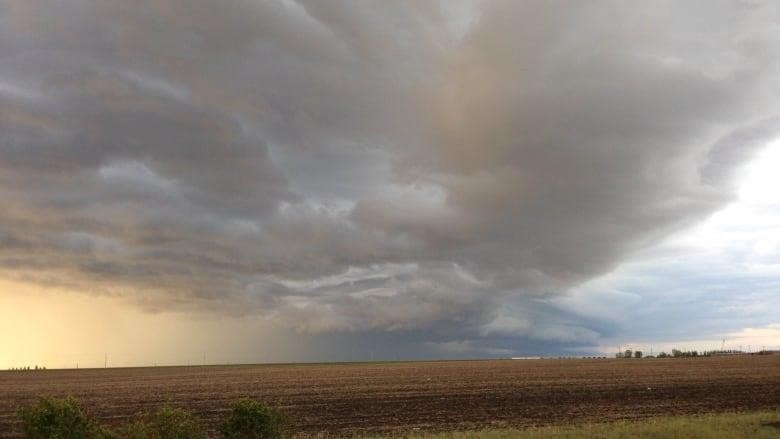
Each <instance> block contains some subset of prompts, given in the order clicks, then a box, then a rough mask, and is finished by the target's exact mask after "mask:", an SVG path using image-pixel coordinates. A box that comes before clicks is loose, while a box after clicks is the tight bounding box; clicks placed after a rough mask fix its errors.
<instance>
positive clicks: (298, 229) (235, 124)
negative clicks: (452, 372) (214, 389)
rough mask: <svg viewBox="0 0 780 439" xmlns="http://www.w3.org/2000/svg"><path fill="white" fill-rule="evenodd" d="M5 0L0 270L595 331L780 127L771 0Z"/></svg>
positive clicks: (476, 331)
mask: <svg viewBox="0 0 780 439" xmlns="http://www.w3.org/2000/svg"><path fill="white" fill-rule="evenodd" d="M0 4H1V5H2V7H0V59H2V62H0V199H2V202H3V205H4V206H3V210H2V213H1V214H0V244H2V247H1V248H0V267H2V271H3V273H4V275H5V276H7V277H13V278H20V279H26V280H35V281H38V282H40V283H43V284H49V283H51V282H52V280H56V281H57V282H62V283H64V284H67V285H71V286H74V287H75V288H80V289H84V290H89V291H94V292H98V293H102V294H120V295H125V296H128V297H131V298H133V299H134V300H136V301H137V302H138V303H139V304H140V305H142V306H144V307H146V308H148V309H150V310H161V309H172V308H173V309H187V308H203V307H209V308H213V309H215V310H219V311H225V312H233V313H261V314H262V315H264V316H267V317H268V318H269V319H272V320H273V321H275V322H277V323H278V324H280V325H283V326H285V327H292V328H297V329H299V330H301V331H307V332H332V331H350V332H356V333H360V332H366V331H367V332H368V333H371V332H376V331H379V332H381V331H395V332H403V333H407V334H426V337H428V338H427V339H428V340H430V341H431V343H434V344H435V345H436V346H443V347H444V348H450V349H454V350H461V351H463V350H464V349H471V348H472V347H473V346H475V345H478V344H479V343H477V342H475V341H474V340H478V339H480V338H492V339H493V340H494V341H495V342H496V345H497V346H498V345H501V346H504V347H500V348H496V349H499V350H501V349H505V348H506V347H505V345H507V344H508V343H509V341H507V340H512V339H513V337H520V338H525V339H527V340H529V343H539V342H548V343H549V342H553V341H558V342H560V343H562V346H569V345H572V346H575V345H580V346H583V345H588V344H592V343H593V342H594V340H595V339H597V338H598V336H599V334H600V333H602V332H605V331H609V327H600V326H599V325H598V324H595V323H593V322H582V321H577V320H576V319H574V318H570V317H567V315H566V314H565V313H563V312H562V311H560V310H558V311H555V310H554V309H548V308H545V305H544V304H543V302H539V300H543V299H545V298H549V297H551V296H555V295H559V294H562V293H564V292H565V291H567V290H568V289H570V288H571V287H573V286H575V285H578V284H580V283H582V282H584V281H586V280H588V279H591V278H593V277H594V276H597V275H600V274H603V273H605V272H608V271H609V270H611V269H612V268H614V267H615V266H616V265H617V264H619V263H620V262H622V261H624V260H625V259H626V258H628V257H629V256H631V255H632V254H633V253H634V252H636V251H637V250H639V249H642V248H644V247H646V246H648V245H650V244H652V243H654V242H656V241H657V240H658V239H659V238H660V237H663V236H665V235H666V234H668V233H669V232H671V231H674V230H678V229H680V228H682V227H685V226H687V225H689V224H692V223H693V222H695V221H697V220H700V219H702V218H705V217H706V216H707V215H709V214H711V213H712V212H714V211H715V210H717V209H718V208H719V207H722V206H723V205H724V204H725V203H726V202H728V201H729V200H730V199H731V198H732V197H733V191H734V180H735V175H736V174H735V172H736V171H737V170H738V168H739V166H740V165H741V164H742V163H744V162H745V161H746V160H748V159H749V158H751V157H752V156H753V154H754V152H755V151H757V150H758V149H759V148H760V147H761V146H762V145H763V144H765V143H766V141H768V140H770V139H772V138H774V137H777V135H778V128H779V127H778V123H777V114H776V111H777V108H780V107H778V106H777V104H778V92H779V91H780V88H778V83H777V80H776V78H777V77H778V73H780V72H778V68H777V63H776V60H775V59H776V56H774V54H775V51H776V49H777V47H778V43H779V42H780V31H779V30H778V29H777V27H776V24H775V23H776V22H777V19H778V18H780V16H778V11H777V9H776V6H774V5H773V4H771V3H766V4H763V3H760V2H757V3H755V4H750V5H747V4H743V3H739V2H717V4H715V3H712V2H701V3H697V2H685V3H684V4H680V3H679V2H669V3H668V4H665V3H658V2H655V3H653V4H649V5H641V6H640V5H636V4H632V5H623V4H621V3H612V2H599V3H580V4H573V3H570V2H566V3H563V2H561V3H556V2H544V3H542V2H539V3H533V2H523V3H517V2H481V3H475V4H472V3H464V4H462V5H455V4H453V3H452V2H389V3H388V2H364V1H354V2H350V1H339V2H306V1H300V2H294V1H229V2H218V3H217V2H212V1H205V0H203V1H199V0H198V1H163V2H159V1H140V2H132V3H127V2H115V1H107V2H88V1H78V2H69V3H68V4H64V3H62V2H26V1H9V0H6V1H3V2H2V3H0ZM589 328H591V329H589ZM592 328H595V330H594V329H592ZM502 340H503V341H502ZM448 343H449V344H448ZM502 352H503V351H502Z"/></svg>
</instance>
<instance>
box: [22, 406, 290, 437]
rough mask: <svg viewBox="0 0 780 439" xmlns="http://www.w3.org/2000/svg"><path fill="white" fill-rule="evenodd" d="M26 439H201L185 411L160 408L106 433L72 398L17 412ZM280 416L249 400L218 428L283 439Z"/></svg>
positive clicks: (236, 433) (195, 423)
mask: <svg viewBox="0 0 780 439" xmlns="http://www.w3.org/2000/svg"><path fill="white" fill-rule="evenodd" d="M18 414H19V417H20V418H21V420H22V433H23V434H24V437H25V438H27V439H205V438H206V434H205V432H204V431H203V430H202V429H201V427H200V425H199V423H198V420H197V419H196V418H195V417H194V416H193V415H192V413H190V412H189V411H187V410H184V409H181V408H176V407H170V406H164V407H162V408H160V409H159V410H157V412H155V413H154V414H148V413H147V414H141V415H139V416H138V417H137V418H136V419H135V420H133V421H132V422H130V423H129V424H127V425H124V426H121V427H119V428H118V429H116V430H110V429H108V428H106V427H104V426H101V425H99V424H98V423H97V422H95V421H94V420H93V419H92V418H91V417H90V416H89V415H88V414H87V413H86V411H84V409H83V408H81V406H79V404H78V403H77V402H76V400H74V399H73V398H70V397H68V398H65V399H59V398H41V399H40V400H38V403H37V404H35V405H30V406H25V407H21V408H19V410H18ZM282 427H283V423H282V416H281V415H280V414H279V413H278V412H277V411H276V410H274V409H272V408H270V407H268V406H266V405H264V404H262V403H260V402H258V401H253V400H251V399H242V400H239V401H237V402H236V403H235V404H234V405H233V410H232V412H231V413H230V417H229V418H228V419H227V420H225V422H224V424H223V426H222V433H223V435H224V437H225V438H230V439H277V438H282V437H284V434H283V428H282Z"/></svg>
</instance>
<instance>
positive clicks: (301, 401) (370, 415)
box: [0, 355, 780, 438]
mask: <svg viewBox="0 0 780 439" xmlns="http://www.w3.org/2000/svg"><path fill="white" fill-rule="evenodd" d="M40 395H51V396H66V395H72V396H74V397H76V398H77V399H78V400H79V401H80V402H81V403H82V404H83V405H84V406H85V407H86V408H87V409H88V411H89V412H90V413H91V414H93V415H94V416H95V417H97V418H98V419H100V420H102V421H104V422H106V423H108V424H111V423H118V422H122V421H123V420H125V419H127V418H128V417H131V416H133V415H134V414H135V413H137V412H139V411H143V410H152V409H154V408H155V407H157V406H159V405H162V404H165V403H171V404H173V405H177V406H183V407H187V408H189V409H191V410H192V411H193V412H195V413H196V414H197V415H198V416H199V417H200V418H201V419H202V420H203V423H204V425H206V426H207V427H208V428H211V429H213V428H214V427H215V426H216V423H217V422H218V420H219V418H220V417H221V416H222V415H223V414H224V412H225V411H226V410H227V408H228V407H229V404H230V402H231V401H233V400H235V399H238V398H241V397H251V398H256V399H260V400H263V401H265V402H267V403H269V404H272V405H274V406H277V407H279V408H280V409H281V410H282V411H284V412H285V413H286V414H287V415H288V417H289V418H290V419H291V420H292V421H293V424H294V425H295V428H296V430H297V431H299V432H300V433H302V434H318V433H323V434H327V435H330V436H335V437H344V436H352V435H355V434H357V435H363V434H366V433H385V432H395V433H404V432H410V431H412V430H413V429H415V430H416V429H419V430H422V431H441V430H452V429H457V430H463V429H474V428H482V427H507V426H515V427H523V426H532V425H550V424H571V423H580V422H601V421H611V420H618V419H637V418H646V417H652V416H657V415H670V414H672V415H673V414H693V413H710V412H722V411H734V410H755V409H763V410H765V409H780V355H768V356H741V357H721V358H695V359H641V360H635V359H629V360H603V359H602V360H493V361H442V362H409V363H363V364H312V365H303V364H298V365H251V366H207V367H158V368H127V369H81V370H48V371H39V372H0V437H3V438H9V437H18V435H19V432H18V425H17V419H16V416H15V413H14V412H15V408H16V407H17V406H18V405H20V404H26V403H30V402H33V401H35V399H36V397H38V396H40Z"/></svg>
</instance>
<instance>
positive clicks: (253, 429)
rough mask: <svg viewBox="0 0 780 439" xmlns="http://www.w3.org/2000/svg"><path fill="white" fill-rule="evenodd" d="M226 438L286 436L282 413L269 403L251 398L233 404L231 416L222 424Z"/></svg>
mask: <svg viewBox="0 0 780 439" xmlns="http://www.w3.org/2000/svg"><path fill="white" fill-rule="evenodd" d="M222 434H223V435H224V436H225V438H226V439H277V438H282V437H284V422H283V418H282V416H281V414H279V412H277V411H276V410H274V409H272V408H271V407H268V406H267V405H265V404H263V403H261V402H259V401H254V400H251V399H241V400H239V401H236V402H235V403H234V404H233V410H232V412H231V413H230V417H228V419H227V420H226V421H225V422H224V423H223V424H222Z"/></svg>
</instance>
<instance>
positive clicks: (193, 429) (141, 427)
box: [118, 406, 206, 439]
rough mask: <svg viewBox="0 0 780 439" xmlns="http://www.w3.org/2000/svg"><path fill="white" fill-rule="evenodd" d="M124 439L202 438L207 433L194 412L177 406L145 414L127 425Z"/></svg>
mask: <svg viewBox="0 0 780 439" xmlns="http://www.w3.org/2000/svg"><path fill="white" fill-rule="evenodd" d="M118 436H119V437H120V438H122V439H201V438H205V437H206V435H205V434H204V433H203V431H202V430H201V428H200V425H199V424H198V421H197V420H196V419H195V418H194V417H193V416H192V413H190V412H188V411H186V410H183V409H180V408H175V407H168V406H165V407H162V408H161V409H159V410H157V412H156V413H155V414H154V415H151V416H148V415H147V416H144V417H142V418H141V419H138V420H136V421H134V422H131V423H130V424H128V425H127V426H125V427H124V428H123V429H122V430H121V431H120V433H119V435H118Z"/></svg>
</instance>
